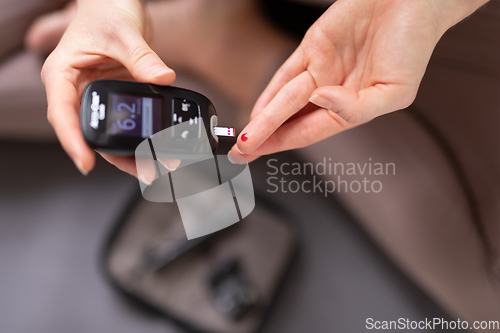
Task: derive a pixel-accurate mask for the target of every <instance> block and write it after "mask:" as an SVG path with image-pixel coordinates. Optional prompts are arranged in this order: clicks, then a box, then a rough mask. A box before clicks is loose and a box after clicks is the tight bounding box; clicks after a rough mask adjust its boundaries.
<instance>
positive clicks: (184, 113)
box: [80, 80, 218, 156]
mask: <svg viewBox="0 0 500 333" xmlns="http://www.w3.org/2000/svg"><path fill="white" fill-rule="evenodd" d="M217 122H218V120H217V113H216V111H215V107H214V106H213V104H212V103H211V102H210V100H209V99H208V98H207V97H205V96H203V95H202V94H200V93H197V92H194V91H191V90H187V89H182V88H177V87H171V86H159V85H154V84H148V83H140V82H130V81H117V80H99V81H94V82H92V83H90V84H89V85H88V86H87V88H86V89H85V91H84V93H83V96H82V103H81V108H80V123H81V127H82V132H83V136H84V138H85V141H86V142H87V144H88V145H89V146H90V147H92V148H94V149H96V150H98V151H102V152H105V153H110V154H114V155H129V156H132V155H134V152H135V149H136V148H137V146H138V145H139V144H140V143H141V142H142V141H144V140H145V139H147V138H150V137H152V136H153V135H154V134H155V133H157V132H160V131H162V130H164V129H166V128H170V127H171V126H174V125H178V124H181V123H184V124H183V125H182V126H184V127H185V128H187V130H184V131H182V132H180V133H176V135H177V136H179V137H176V138H173V139H175V140H196V139H197V138H199V137H201V133H202V132H201V131H206V134H207V135H206V136H204V137H208V140H209V144H210V148H211V150H212V152H215V151H216V149H217V145H218V137H217V135H215V131H216V126H217ZM172 133H173V132H172Z"/></svg>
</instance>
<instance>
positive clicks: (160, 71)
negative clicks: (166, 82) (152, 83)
mask: <svg viewBox="0 0 500 333" xmlns="http://www.w3.org/2000/svg"><path fill="white" fill-rule="evenodd" d="M149 71H150V72H151V73H152V74H153V76H154V77H160V76H163V75H165V74H167V73H170V72H173V70H172V69H170V68H165V66H163V65H156V66H153V67H151V68H150V69H149Z"/></svg>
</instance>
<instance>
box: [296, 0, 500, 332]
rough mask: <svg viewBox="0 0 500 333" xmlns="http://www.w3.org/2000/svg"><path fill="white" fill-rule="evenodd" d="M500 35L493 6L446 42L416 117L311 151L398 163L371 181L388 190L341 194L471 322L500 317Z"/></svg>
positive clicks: (413, 271)
mask: <svg viewBox="0 0 500 333" xmlns="http://www.w3.org/2000/svg"><path fill="white" fill-rule="evenodd" d="M499 36H500V3H499V2H494V1H492V2H491V3H489V5H488V6H487V7H486V8H484V9H482V10H480V12H478V13H476V14H475V15H473V16H472V17H470V18H468V19H467V20H465V21H464V22H462V23H461V24H459V25H458V26H456V27H455V28H453V29H452V30H451V31H449V32H448V33H447V34H446V35H445V36H444V37H443V39H442V41H441V42H440V43H439V45H438V47H437V49H436V51H435V53H434V55H433V58H432V60H431V63H430V66H429V68H428V70H427V73H426V75H425V78H424V80H423V82H422V85H421V89H420V91H419V94H418V97H417V100H416V102H415V103H414V106H413V107H411V108H410V110H405V111H400V112H398V113H395V114H391V115H388V116H384V117H381V118H379V119H377V120H375V121H373V122H371V123H369V124H367V125H365V126H362V127H360V128H357V129H354V130H352V131H349V132H347V133H343V134H341V135H339V136H337V137H335V138H332V139H330V140H327V141H324V142H322V143H320V144H317V145H315V146H312V147H309V148H307V149H304V150H303V154H304V155H306V156H307V157H308V158H311V159H313V160H315V161H317V162H321V161H322V160H323V158H324V157H325V156H326V157H327V158H328V157H332V160H333V161H335V162H344V163H349V162H354V163H356V162H360V163H365V162H368V159H369V158H370V157H371V158H372V162H374V163H375V162H382V163H386V162H392V163H395V165H396V174H395V175H392V174H391V175H387V176H371V177H368V179H371V180H372V181H373V180H377V179H378V180H380V181H381V182H382V183H383V186H384V187H383V191H382V192H381V193H378V194H376V193H369V194H366V193H357V194H356V193H352V192H351V193H340V194H338V196H339V197H340V198H341V200H342V201H343V202H344V203H345V204H346V205H347V206H348V207H349V208H350V209H351V211H352V212H353V213H354V214H355V215H356V216H357V217H358V218H359V220H360V222H361V223H362V224H363V225H364V226H365V227H366V229H367V230H369V232H370V233H371V234H372V235H373V237H374V238H375V239H376V240H377V241H378V242H379V244H381V246H382V247H383V248H384V249H385V250H386V252H387V253H388V254H389V255H390V256H391V257H392V258H393V259H394V260H395V261H396V262H398V263H399V265H400V266H401V267H403V268H404V270H405V271H406V272H407V273H409V275H410V276H411V277H413V279H414V280H415V281H417V282H418V283H419V284H420V285H421V286H423V287H424V289H426V290H427V291H429V292H430V293H431V295H433V296H434V298H435V299H436V300H437V301H438V302H439V303H440V304H441V305H442V306H444V308H445V309H447V310H448V311H450V312H451V314H452V315H454V316H457V317H460V318H461V319H463V320H469V321H471V324H472V321H475V320H498V319H499V318H500V274H499V273H500V257H499V251H500V175H499V172H498V171H499V170H500V155H499V154H498V152H499V151H500V131H499V130H498V126H499V125H500V112H499V111H500V95H499V93H498V92H499V91H500V60H499V59H500V39H499V38H500V37H499ZM409 112H415V113H416V114H421V115H423V116H424V117H425V118H424V119H426V121H428V122H429V124H430V126H431V128H434V129H436V131H437V133H438V140H436V136H434V135H432V134H431V132H432V130H431V132H429V130H428V129H427V127H426V126H422V125H421V123H420V122H419V121H416V120H415V119H416V118H414V117H412V116H411V115H410V114H409ZM439 137H441V138H439ZM441 141H444V142H445V146H447V145H449V148H450V151H451V156H452V157H453V156H455V157H456V159H457V161H453V158H452V159H450V152H449V151H447V149H443V145H442V142H441ZM455 162H457V163H455ZM457 167H458V168H459V169H460V170H462V171H463V175H465V177H464V178H465V182H466V183H467V184H470V186H471V188H472V191H469V190H468V188H467V187H464V182H463V181H462V180H461V177H460V172H457ZM332 178H336V177H332ZM344 178H346V179H347V178H348V176H345V177H344ZM350 179H357V180H358V181H362V180H363V177H362V176H357V177H351V178H350ZM469 195H470V196H471V197H472V202H473V205H472V206H471V204H470V201H469V199H468V196H469ZM471 207H472V209H471ZM475 208H477V210H478V212H479V219H476V218H475V217H474V214H473V211H474V209H475Z"/></svg>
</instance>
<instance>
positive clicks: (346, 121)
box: [230, 0, 487, 161]
mask: <svg viewBox="0 0 500 333" xmlns="http://www.w3.org/2000/svg"><path fill="white" fill-rule="evenodd" d="M486 2H487V1H486V0H439V1H435V0H338V1H337V2H336V3H335V4H333V5H332V6H331V7H330V8H329V9H328V10H327V11H326V12H325V13H324V14H323V15H322V16H321V17H320V18H319V19H318V20H317V21H316V22H315V23H314V25H313V26H311V28H310V29H309V30H308V32H307V33H306V35H305V37H304V39H303V40H302V42H301V44H300V45H299V47H298V48H297V49H296V50H295V52H294V53H293V54H292V55H291V56H290V58H289V59H288V60H287V61H286V62H285V63H284V64H283V65H282V67H281V68H280V69H279V70H278V72H277V73H276V74H275V75H274V77H273V79H272V80H271V82H270V83H269V85H268V86H267V88H266V89H265V90H264V92H263V93H262V95H261V96H260V98H259V100H258V101H257V103H256V104H255V106H254V109H253V111H252V114H251V117H250V119H251V120H250V123H249V124H248V125H247V126H246V127H245V129H244V130H243V131H242V132H241V134H240V136H239V137H238V141H237V144H236V145H235V146H234V147H233V148H232V150H231V151H230V155H239V156H244V157H245V158H246V159H247V160H248V161H252V160H254V159H256V158H258V157H259V156H261V155H267V154H272V153H275V152H279V151H284V150H289V149H295V148H301V147H305V146H308V145H311V144H313V143H315V142H318V141H321V140H323V139H325V138H327V137H330V136H332V135H334V134H337V133H339V132H342V131H344V130H346V129H349V128H352V127H354V126H356V125H359V124H363V123H365V122H367V121H369V120H371V119H373V118H375V117H378V116H380V115H383V114H386V113H389V112H393V111H396V110H400V109H403V108H406V107H408V106H409V105H410V104H411V103H412V102H413V100H414V99H415V96H416V94H417V90H418V87H419V84H420V81H421V80H422V77H423V75H424V73H425V70H426V67H427V64H428V62H429V59H430V56H431V54H432V52H433V50H434V47H435V46H436V44H437V42H438V41H439V39H440V38H441V36H442V35H443V34H444V33H445V32H446V30H448V28H450V27H451V26H453V25H455V24H456V23H458V22H459V21H461V20H462V19H463V18H465V17H467V16H468V15H470V14H471V13H473V12H474V11H475V10H476V9H477V8H478V7H480V6H481V5H483V4H484V3H486Z"/></svg>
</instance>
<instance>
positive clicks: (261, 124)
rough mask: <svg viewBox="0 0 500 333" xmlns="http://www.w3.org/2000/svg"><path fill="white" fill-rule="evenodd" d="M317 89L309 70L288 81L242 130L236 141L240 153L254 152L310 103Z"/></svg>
mask: <svg viewBox="0 0 500 333" xmlns="http://www.w3.org/2000/svg"><path fill="white" fill-rule="evenodd" d="M315 89H316V83H315V82H314V79H313V78H312V76H311V74H309V72H308V71H305V72H302V73H301V74H299V75H298V76H297V77H296V78H294V79H293V80H292V81H290V82H288V83H287V84H286V85H285V86H284V87H283V88H282V89H281V90H280V91H279V92H278V93H277V94H276V96H275V98H274V99H273V100H272V101H271V102H270V103H269V104H268V105H267V106H266V107H265V108H264V109H263V110H262V111H261V112H260V113H259V114H258V115H257V116H256V117H255V118H254V119H253V120H251V121H250V123H249V124H248V125H247V126H246V127H245V129H244V130H243V131H242V132H241V133H242V134H240V136H239V137H238V140H237V143H236V145H237V148H238V149H239V151H240V153H243V154H252V153H253V152H254V151H255V150H256V149H257V148H258V147H259V146H260V145H261V144H262V143H263V142H264V141H266V140H267V138H269V137H270V136H271V134H273V132H274V131H276V130H277V129H278V128H279V127H280V126H281V125H282V124H283V123H284V122H285V121H286V120H287V119H288V118H290V117H291V116H292V115H294V114H295V113H297V112H298V111H300V110H301V109H302V108H303V107H305V106H306V105H307V104H308V103H309V98H310V97H311V93H312V92H313V91H314V90H315Z"/></svg>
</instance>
